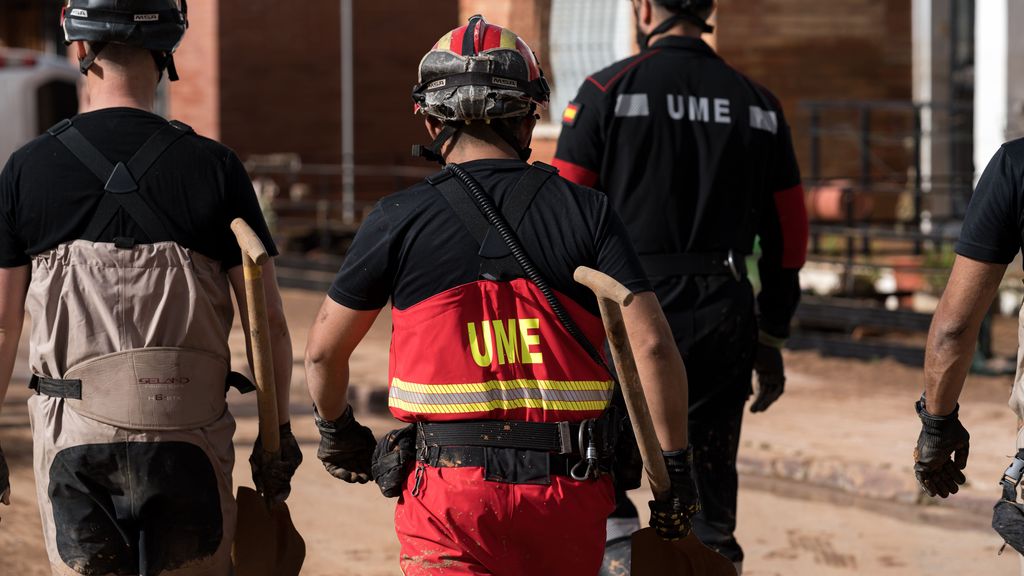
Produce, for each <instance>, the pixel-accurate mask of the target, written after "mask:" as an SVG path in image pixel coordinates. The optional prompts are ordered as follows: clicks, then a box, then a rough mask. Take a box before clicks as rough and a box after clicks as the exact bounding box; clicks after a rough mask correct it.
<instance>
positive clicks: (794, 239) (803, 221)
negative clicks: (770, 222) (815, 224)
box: [775, 184, 810, 269]
mask: <svg viewBox="0 0 1024 576" xmlns="http://www.w3.org/2000/svg"><path fill="white" fill-rule="evenodd" d="M775 209H776V211H778V213H779V224H780V225H781V228H782V267H783V268H789V269H799V268H802V267H803V265H804V263H805V262H807V237H808V235H809V234H810V226H809V224H808V222H807V205H806V204H804V187H803V185H801V184H797V185H796V186H793V187H792V188H787V189H785V190H780V191H779V192H776V193H775Z"/></svg>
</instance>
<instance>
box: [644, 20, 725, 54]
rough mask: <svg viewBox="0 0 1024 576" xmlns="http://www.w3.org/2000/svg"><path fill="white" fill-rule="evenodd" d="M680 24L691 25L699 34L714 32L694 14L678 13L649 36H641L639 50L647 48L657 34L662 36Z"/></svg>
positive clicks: (655, 28)
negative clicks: (698, 30) (697, 29)
mask: <svg viewBox="0 0 1024 576" xmlns="http://www.w3.org/2000/svg"><path fill="white" fill-rule="evenodd" d="M638 20H639V18H638ZM680 22H689V23H690V24H693V25H694V26H697V27H698V28H700V30H701V32H704V33H707V34H710V33H711V32H714V31H715V27H714V26H712V25H711V24H708V23H707V22H706V21H705V20H703V19H701V18H700V17H699V16H697V15H696V14H692V13H690V12H679V13H676V14H673V15H671V16H669V17H668V18H666V19H665V20H664V21H662V22H661V24H658V25H657V26H655V27H654V30H651V33H650V34H644V35H642V37H641V39H640V40H641V42H640V48H642V49H644V50H646V49H647V48H648V44H650V41H651V38H654V37H655V36H657V35H658V34H664V33H665V32H668V31H669V30H671V29H672V27H673V26H675V25H676V24H679V23H680Z"/></svg>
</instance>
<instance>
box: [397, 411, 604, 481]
mask: <svg viewBox="0 0 1024 576" xmlns="http://www.w3.org/2000/svg"><path fill="white" fill-rule="evenodd" d="M611 423H612V418H610V417H608V416H607V415H605V416H602V417H600V418H594V419H589V420H585V421H583V422H557V423H546V422H518V421H501V420H482V421H472V422H420V423H418V424H417V425H416V459H417V461H419V462H422V463H425V464H427V465H429V466H433V467H437V468H462V467H482V468H483V469H484V479H485V480H489V481H492V482H507V483H512V484H548V483H550V478H549V477H550V476H552V475H554V476H569V477H571V478H573V479H575V480H589V479H594V478H597V477H598V476H599V475H600V474H601V472H607V471H608V470H609V469H610V466H611V461H612V458H613V454H614V451H615V441H616V436H617V434H615V431H614V430H613V428H612V426H611Z"/></svg>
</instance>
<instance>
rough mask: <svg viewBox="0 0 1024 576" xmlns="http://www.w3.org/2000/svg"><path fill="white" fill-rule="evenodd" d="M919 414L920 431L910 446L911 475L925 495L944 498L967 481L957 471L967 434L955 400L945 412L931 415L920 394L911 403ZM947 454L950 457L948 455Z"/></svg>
mask: <svg viewBox="0 0 1024 576" xmlns="http://www.w3.org/2000/svg"><path fill="white" fill-rule="evenodd" d="M915 406H916V408H917V415H918V416H920V417H921V435H920V436H918V438H917V448H916V449H915V450H914V475H915V476H917V483H918V484H920V485H921V489H922V490H924V491H925V492H927V493H928V495H929V496H936V495H938V496H940V497H942V498H945V497H947V496H949V495H950V494H956V493H957V491H959V490H960V485H961V484H963V483H964V482H966V481H967V478H965V477H964V473H963V472H961V470H963V469H964V468H966V467H967V453H968V451H969V450H970V441H971V435H970V434H968V433H967V429H966V428H964V426H963V424H961V423H960V418H959V417H958V413H959V412H960V405H959V404H957V406H956V408H954V409H953V412H952V413H951V414H949V415H948V416H935V415H933V414H929V413H928V411H927V410H925V406H924V396H922V397H921V399H920V400H918V401H917V404H916V405H915ZM950 456H952V457H953V459H950Z"/></svg>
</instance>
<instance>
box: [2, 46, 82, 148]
mask: <svg viewBox="0 0 1024 576" xmlns="http://www.w3.org/2000/svg"><path fill="white" fill-rule="evenodd" d="M81 78H82V75H81V73H80V72H79V71H78V69H76V68H75V67H74V66H72V65H71V63H70V62H69V61H68V60H67V59H66V58H64V57H61V56H54V55H50V54H43V53H40V52H35V51H32V50H17V49H12V48H0V166H2V165H4V164H6V163H7V158H8V157H9V156H10V155H11V153H12V152H14V151H15V150H17V149H18V148H19V147H21V146H22V145H23V144H25V143H26V142H28V141H29V140H31V139H33V138H35V137H36V136H38V135H39V134H42V133H43V132H45V131H46V129H47V128H49V127H50V126H53V125H54V124H56V123H57V122H59V121H60V120H62V119H64V118H70V117H72V116H74V115H75V114H77V113H78V83H79V82H80V79H81Z"/></svg>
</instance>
